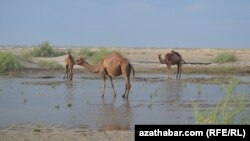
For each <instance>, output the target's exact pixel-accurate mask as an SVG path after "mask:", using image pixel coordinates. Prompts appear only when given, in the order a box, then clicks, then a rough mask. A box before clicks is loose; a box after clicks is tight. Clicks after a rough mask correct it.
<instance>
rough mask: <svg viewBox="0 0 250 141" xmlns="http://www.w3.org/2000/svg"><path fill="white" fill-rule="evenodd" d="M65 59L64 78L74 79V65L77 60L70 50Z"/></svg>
mask: <svg viewBox="0 0 250 141" xmlns="http://www.w3.org/2000/svg"><path fill="white" fill-rule="evenodd" d="M64 61H65V74H64V77H63V78H64V79H65V77H66V78H67V79H70V80H72V79H73V67H74V65H75V60H74V58H73V56H72V55H71V54H70V52H69V51H68V52H67V54H66V56H65V59H64Z"/></svg>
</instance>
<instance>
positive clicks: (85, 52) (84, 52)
mask: <svg viewBox="0 0 250 141" xmlns="http://www.w3.org/2000/svg"><path fill="white" fill-rule="evenodd" d="M115 52H116V53H120V52H119V51H118V50H113V49H105V48H101V49H98V50H95V51H91V50H90V49H89V48H84V49H81V50H80V52H79V53H78V54H77V55H78V56H80V57H84V58H86V59H87V60H88V61H90V62H91V63H93V64H96V63H98V62H99V61H100V60H101V59H102V58H103V57H105V56H107V55H110V54H112V53H115Z"/></svg>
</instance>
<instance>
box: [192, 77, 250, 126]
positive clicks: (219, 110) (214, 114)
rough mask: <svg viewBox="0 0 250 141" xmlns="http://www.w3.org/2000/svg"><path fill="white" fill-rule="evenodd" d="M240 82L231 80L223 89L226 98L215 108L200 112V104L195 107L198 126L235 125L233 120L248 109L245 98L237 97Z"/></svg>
mask: <svg viewBox="0 0 250 141" xmlns="http://www.w3.org/2000/svg"><path fill="white" fill-rule="evenodd" d="M238 83H239V81H238V80H231V81H229V84H227V85H225V86H224V87H223V90H224V92H225V96H224V98H223V99H221V100H220V101H219V102H218V103H217V104H216V106H215V107H212V108H210V109H208V110H207V109H206V110H205V111H200V110H199V109H198V104H196V105H195V110H194V111H195V112H194V115H195V121H196V124H233V123H234V122H233V119H234V118H235V116H236V115H238V114H240V113H241V112H242V111H243V110H244V109H245V107H246V103H245V102H244V97H243V96H235V95H234V90H235V87H236V85H237V84H238Z"/></svg>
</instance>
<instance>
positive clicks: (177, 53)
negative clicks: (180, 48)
mask: <svg viewBox="0 0 250 141" xmlns="http://www.w3.org/2000/svg"><path fill="white" fill-rule="evenodd" d="M171 53H174V54H176V55H178V56H180V57H181V55H180V53H179V52H176V51H174V50H172V51H171Z"/></svg>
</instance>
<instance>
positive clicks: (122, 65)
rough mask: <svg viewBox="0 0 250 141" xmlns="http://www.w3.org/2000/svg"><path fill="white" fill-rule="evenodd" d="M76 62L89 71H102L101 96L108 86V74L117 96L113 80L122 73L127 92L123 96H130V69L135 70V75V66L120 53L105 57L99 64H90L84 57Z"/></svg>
mask: <svg viewBox="0 0 250 141" xmlns="http://www.w3.org/2000/svg"><path fill="white" fill-rule="evenodd" d="M76 64H77V65H80V66H83V67H85V68H86V69H87V70H88V71H90V72H92V73H100V74H101V76H102V79H103V89H102V94H101V96H102V97H104V92H105V87H106V76H108V78H109V79H110V83H111V86H112V89H113V96H114V97H116V93H115V89H114V84H113V81H112V78H113V77H116V76H120V75H122V76H123V77H124V79H125V81H126V85H125V92H124V94H123V96H122V97H123V98H128V94H129V91H130V88H131V85H130V71H131V70H132V71H133V76H134V75H135V71H134V68H133V66H132V64H131V63H130V62H129V60H128V59H127V58H125V57H123V56H122V55H120V54H119V53H113V54H111V55H108V56H106V57H104V58H103V59H102V60H101V61H100V62H99V63H98V64H97V65H94V66H93V65H90V64H89V63H88V62H86V61H85V60H84V59H83V58H80V59H77V60H76Z"/></svg>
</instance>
